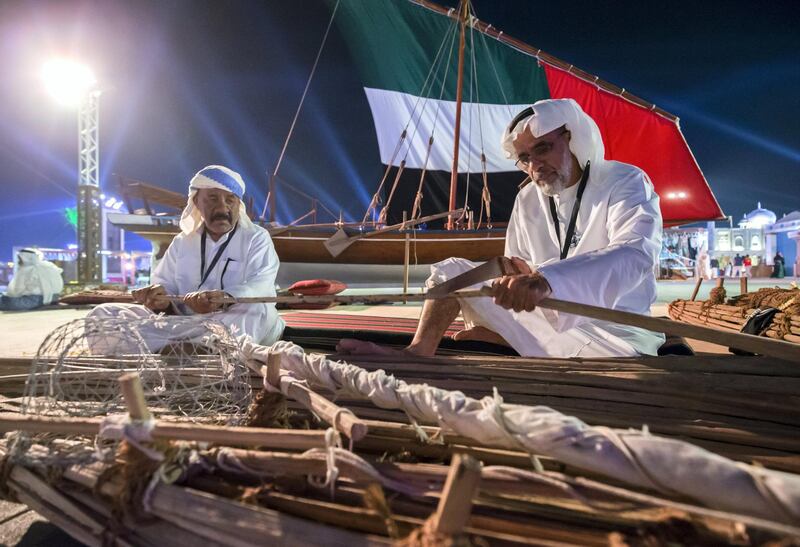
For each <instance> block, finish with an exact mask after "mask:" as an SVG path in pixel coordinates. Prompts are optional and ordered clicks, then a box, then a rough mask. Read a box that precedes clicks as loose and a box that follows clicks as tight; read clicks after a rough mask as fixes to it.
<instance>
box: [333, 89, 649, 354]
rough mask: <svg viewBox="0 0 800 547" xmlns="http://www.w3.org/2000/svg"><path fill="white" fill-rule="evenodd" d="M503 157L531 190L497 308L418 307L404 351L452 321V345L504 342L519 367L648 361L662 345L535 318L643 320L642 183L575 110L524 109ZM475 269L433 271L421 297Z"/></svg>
mask: <svg viewBox="0 0 800 547" xmlns="http://www.w3.org/2000/svg"><path fill="white" fill-rule="evenodd" d="M502 146H503V148H504V149H505V151H506V153H507V154H508V157H509V158H512V159H516V164H517V166H518V167H519V168H520V169H521V170H522V171H524V172H525V173H527V174H528V176H529V177H530V180H531V181H532V182H533V184H528V185H527V186H524V187H523V188H522V190H520V192H519V194H518V195H517V199H516V203H515V204H514V209H513V211H512V213H511V218H510V220H509V223H508V234H507V237H506V248H505V256H506V257H507V258H506V259H505V260H506V262H507V264H508V265H509V266H510V267H511V268H512V271H515V272H516V275H511V276H507V277H503V278H501V279H499V280H495V281H494V283H493V285H494V287H495V291H496V292H495V297H494V302H495V303H496V304H498V305H495V304H493V303H492V300H491V298H489V297H484V298H464V299H460V300H451V299H448V300H429V301H426V302H425V306H424V308H423V310H422V316H421V318H420V323H419V327H418V328H417V332H416V334H415V336H414V339H413V341H412V343H411V344H410V345H409V346H408V347H407V348H406V350H405V351H407V352H411V353H414V354H418V355H432V354H433V353H435V351H436V348H437V347H438V344H439V342H440V340H441V337H442V336H443V334H444V332H445V330H446V329H447V327H448V326H449V325H450V323H451V322H452V321H453V319H455V317H456V316H457V315H458V313H459V310H460V311H461V312H462V313H463V315H464V322H465V324H466V326H467V328H466V329H465V330H463V331H461V332H460V333H457V334H456V336H455V338H456V339H457V340H459V339H460V340H482V341H487V342H494V343H501V344H505V345H508V346H511V347H512V348H513V349H514V350H516V351H517V352H518V353H519V354H520V355H524V356H551V357H614V356H633V355H637V354H649V355H655V354H656V353H657V350H658V348H659V346H661V344H662V343H663V342H664V336H663V335H661V334H656V333H653V332H649V331H646V330H644V329H640V328H636V327H630V326H623V325H618V324H615V323H609V322H605V321H598V320H593V319H587V318H584V317H579V316H575V315H571V314H565V313H559V312H554V311H551V310H546V309H542V308H537V307H536V306H537V304H538V303H539V302H540V301H541V300H542V299H544V298H547V297H549V296H552V297H553V298H559V299H563V300H570V301H574V302H580V303H584V304H592V305H595V306H602V307H606V308H613V309H617V310H624V311H629V312H634V313H639V314H643V315H649V314H650V305H651V304H652V303H653V302H654V301H655V298H656V280H655V266H656V265H657V263H658V254H659V251H660V249H661V230H662V223H661V213H660V210H659V207H658V196H657V195H656V193H655V191H654V189H653V185H652V183H651V182H650V179H649V178H648V177H647V175H646V174H645V173H644V171H642V170H641V169H639V168H638V167H634V166H632V165H628V164H625V163H620V162H617V161H608V160H606V159H605V158H604V155H605V154H604V152H605V151H604V146H603V140H602V137H601V135H600V130H599V129H598V127H597V124H596V123H595V122H594V120H592V119H591V118H590V117H589V116H588V115H587V114H586V113H585V112H584V111H583V110H582V109H581V107H580V106H578V104H577V103H576V102H575V101H573V100H572V99H551V100H544V101H539V102H537V103H535V104H534V105H533V106H532V107H530V108H527V109H525V110H523V111H522V112H521V113H520V114H519V115H518V116H516V117H515V118H514V120H513V121H512V122H511V124H510V125H509V127H508V128H507V130H506V131H505V133H504V135H503V138H502ZM476 265H477V264H474V263H472V262H470V261H468V260H464V259H461V258H450V259H448V260H445V261H443V262H440V263H438V264H434V265H433V267H432V274H431V277H430V278H429V279H428V286H434V285H437V284H439V283H442V282H444V281H446V280H448V279H451V278H453V277H454V276H456V275H459V274H461V273H463V272H465V271H467V270H469V269H471V268H473V267H475V266H476ZM503 308H505V309H503ZM507 310H508V311H507ZM338 349H339V350H340V351H342V352H345V353H387V352H389V351H390V350H387V349H386V348H382V347H379V346H376V345H375V344H371V343H369V342H361V341H357V340H342V341H341V342H340V344H339V348H338Z"/></svg>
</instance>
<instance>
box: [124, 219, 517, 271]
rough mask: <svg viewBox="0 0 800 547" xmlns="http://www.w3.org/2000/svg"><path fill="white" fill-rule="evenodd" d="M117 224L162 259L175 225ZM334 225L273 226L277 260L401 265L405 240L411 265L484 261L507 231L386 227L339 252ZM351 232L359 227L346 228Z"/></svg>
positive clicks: (166, 221)
mask: <svg viewBox="0 0 800 547" xmlns="http://www.w3.org/2000/svg"><path fill="white" fill-rule="evenodd" d="M109 217H110V220H111V222H112V223H113V224H114V225H116V226H119V227H120V228H122V229H124V230H126V231H129V232H133V233H135V234H137V235H140V236H142V237H144V238H145V239H147V240H148V241H150V242H151V244H152V245H153V252H154V255H155V257H156V259H160V258H161V257H162V256H163V255H164V253H165V252H166V250H167V247H168V246H169V244H170V242H171V241H172V239H173V238H174V237H175V236H176V235H177V234H178V232H179V229H178V226H177V225H176V224H175V223H174V222H171V221H170V220H169V219H161V218H158V217H152V216H148V215H130V214H115V215H109ZM335 231H336V228H334V227H330V228H304V227H295V228H288V229H287V228H286V227H280V228H275V229H272V230H271V233H272V241H273V242H274V244H275V250H276V251H277V253H278V257H279V258H280V259H281V262H298V263H311V264H384V265H402V264H405V251H406V244H408V249H409V263H410V264H433V263H435V262H439V261H440V260H444V259H446V258H450V257H453V256H457V257H461V258H467V259H470V260H474V261H476V262H483V261H486V260H489V259H490V258H493V257H496V256H501V255H502V254H503V251H504V248H505V230H504V229H492V230H459V231H444V230H416V231H409V232H388V233H383V234H376V235H374V236H370V237H361V238H359V239H357V240H356V241H354V242H353V243H352V244H351V245H350V246H349V247H347V248H346V249H345V250H344V251H343V252H342V253H341V254H339V255H338V256H335V257H334V256H332V255H331V253H330V252H328V249H327V248H326V247H325V241H327V240H328V239H329V238H330V237H331V236H332V235H333V234H334V233H335ZM348 235H349V236H350V237H358V236H359V235H360V232H358V231H357V230H349V231H348Z"/></svg>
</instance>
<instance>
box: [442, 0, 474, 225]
mask: <svg viewBox="0 0 800 547" xmlns="http://www.w3.org/2000/svg"><path fill="white" fill-rule="evenodd" d="M459 12H460V14H459V15H460V25H461V35H460V37H459V39H458V82H457V83H456V122H455V128H454V130H453V131H454V133H453V169H452V171H451V172H450V205H449V207H448V209H450V210H451V211H452V210H454V209H455V208H456V190H457V188H458V149H459V148H460V144H461V143H460V137H461V103H462V93H463V87H464V45H465V41H466V33H467V17H468V15H469V0H461V5H460V6H459ZM454 226H455V223H454V221H453V217H450V218H448V219H447V229H448V230H452V229H453V228H454Z"/></svg>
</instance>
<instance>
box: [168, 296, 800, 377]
mask: <svg viewBox="0 0 800 547" xmlns="http://www.w3.org/2000/svg"><path fill="white" fill-rule="evenodd" d="M492 296H494V293H493V291H492V289H491V288H490V287H484V288H483V289H480V290H471V291H459V292H456V293H448V294H443V295H430V294H371V295H328V296H299V295H298V296H268V297H252V298H220V299H218V300H214V301H215V302H219V303H223V304H240V303H265V302H266V303H287V304H299V303H313V304H320V303H329V302H338V303H340V304H353V303H357V302H359V303H379V302H381V303H383V302H422V301H424V300H432V299H438V298H479V297H492ZM164 298H169V299H174V300H178V301H180V300H182V299H183V297H181V296H165V297H164ZM538 305H539V307H541V308H547V309H552V310H556V311H561V312H564V313H572V314H575V315H581V316H584V317H591V318H592V319H600V320H602V321H612V322H614V323H619V324H621V325H631V326H634V327H640V328H643V329H647V330H651V331H655V332H663V333H666V334H674V335H676V336H683V337H686V338H692V339H695V340H703V341H706V342H711V343H714V344H719V345H722V346H727V347H736V348H739V349H743V350H747V351H752V352H754V353H759V354H762V355H768V356H770V357H777V358H779V359H786V360H788V361H793V362H795V363H800V345H798V344H793V343H790V342H784V341H781V340H775V339H770V338H766V337H761V336H753V335H752V334H743V333H737V332H726V331H723V330H719V329H712V328H709V327H703V326H700V325H690V324H687V323H682V322H679V321H673V320H672V319H662V318H660V317H649V316H646V315H639V314H637V313H631V312H626V311H621V310H611V309H607V308H602V307H600V306H592V305H589V304H579V303H577V302H567V301H565V300H557V299H555V298H545V299H544V300H542V301H541V302H539V304H538Z"/></svg>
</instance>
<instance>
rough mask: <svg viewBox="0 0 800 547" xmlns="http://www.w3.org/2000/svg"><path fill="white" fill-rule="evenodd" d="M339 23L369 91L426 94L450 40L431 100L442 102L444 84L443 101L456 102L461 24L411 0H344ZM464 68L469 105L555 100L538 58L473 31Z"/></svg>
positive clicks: (468, 36)
mask: <svg viewBox="0 0 800 547" xmlns="http://www.w3.org/2000/svg"><path fill="white" fill-rule="evenodd" d="M331 4H332V2H331ZM336 21H337V24H338V25H339V28H340V29H341V31H342V34H343V35H344V38H345V41H346V42H347V44H348V47H349V48H350V51H351V53H352V56H353V58H354V59H355V61H356V64H357V65H358V68H359V71H360V72H361V76H362V81H363V83H364V87H367V88H375V89H385V90H389V91H399V92H402V93H408V94H411V95H415V96H419V95H420V94H421V92H422V88H423V84H424V82H425V81H426V78H427V77H428V74H429V71H430V69H431V66H432V65H433V62H434V59H435V58H436V53H437V51H439V48H440V46H441V44H442V41H443V40H444V38H445V36H448V37H449V38H448V39H447V41H446V42H445V43H444V46H443V48H442V53H441V57H442V59H441V60H440V61H439V63H438V65H437V66H439V67H440V69H439V70H437V71H436V73H435V74H434V76H435V78H436V79H435V80H434V83H433V86H432V90H431V91H430V92H426V93H425V95H426V96H430V97H431V98H435V99H438V98H440V94H441V93H442V80H443V79H444V81H445V85H444V92H443V94H441V99H443V100H445V101H455V99H456V82H457V65H458V32H457V29H455V33H453V25H457V22H456V21H455V20H453V19H451V18H449V17H447V16H445V15H441V14H439V13H436V12H434V11H431V10H429V9H427V8H425V7H422V6H419V5H416V4H413V3H411V2H409V1H408V0H341V4H340V5H339V10H338V12H337V14H336ZM473 46H474V47H475V65H476V71H477V80H478V86H477V92H476V90H475V89H474V88H473V90H472V95H471V96H470V85H471V80H472V78H471V76H470V73H471V65H472V48H473ZM451 51H452V53H451ZM448 56H449V59H450V63H449V65H448V66H447V69H446V71H445V69H444V68H441V67H442V65H444V64H446V62H447V60H448ZM464 65H465V68H464V90H463V97H464V100H465V101H471V102H478V97H479V98H480V102H481V103H483V104H531V103H533V102H535V101H537V100H539V99H547V98H549V97H550V92H549V89H548V86H547V79H546V77H545V73H544V70H543V69H542V68H541V67H540V66H539V65H538V63H537V62H536V59H535V58H533V57H531V56H529V55H526V54H524V53H521V52H519V51H517V50H515V49H513V48H511V47H509V46H506V45H505V44H502V43H500V42H498V41H497V40H495V39H494V38H491V37H488V36H483V35H481V34H480V33H479V32H478V31H477V30H471V29H470V28H469V27H467V35H466V50H465V54H464ZM495 70H496V71H497V75H495ZM445 72H446V74H445ZM472 85H474V84H472ZM501 87H502V90H501Z"/></svg>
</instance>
